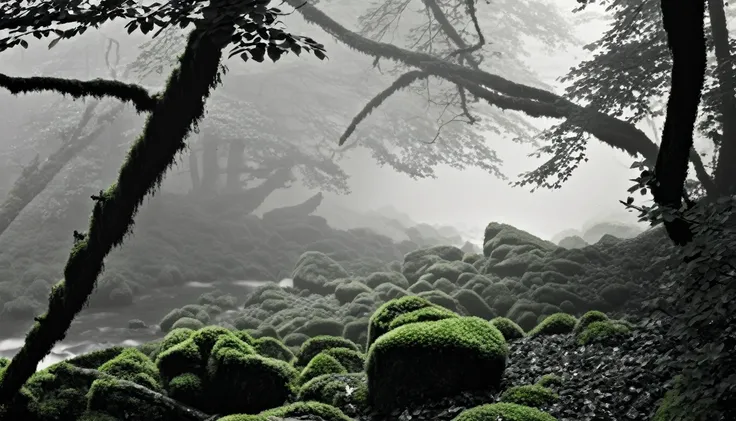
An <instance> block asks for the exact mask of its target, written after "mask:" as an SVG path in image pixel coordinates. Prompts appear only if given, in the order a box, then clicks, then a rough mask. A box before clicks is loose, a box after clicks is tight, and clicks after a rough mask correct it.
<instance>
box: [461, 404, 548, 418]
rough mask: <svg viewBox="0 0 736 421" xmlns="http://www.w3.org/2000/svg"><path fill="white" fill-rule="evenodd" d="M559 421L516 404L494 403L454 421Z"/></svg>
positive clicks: (465, 413)
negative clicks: (499, 420)
mask: <svg viewBox="0 0 736 421" xmlns="http://www.w3.org/2000/svg"><path fill="white" fill-rule="evenodd" d="M498 419H502V420H503V421H557V418H555V417H553V416H552V415H550V414H548V413H546V412H542V411H540V410H538V409H535V408H530V407H528V406H523V405H517V404H515V403H504V402H502V403H492V404H488V405H482V406H477V407H475V408H471V409H467V410H465V411H463V412H461V413H460V415H458V416H457V417H455V418H454V419H453V420H452V421H489V420H498Z"/></svg>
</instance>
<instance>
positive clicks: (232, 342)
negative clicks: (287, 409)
mask: <svg viewBox="0 0 736 421" xmlns="http://www.w3.org/2000/svg"><path fill="white" fill-rule="evenodd" d="M249 349H250V352H248V351H249ZM207 375H208V379H207V380H208V381H207V394H208V397H209V398H208V408H207V409H208V410H209V411H211V412H218V413H222V414H237V413H251V414H252V413H257V412H259V411H263V410H266V409H268V408H274V407H277V406H279V405H283V404H284V402H286V400H287V398H288V397H289V396H290V395H291V393H292V389H291V384H292V382H293V381H294V380H295V379H296V377H297V372H296V370H295V369H294V368H293V367H292V366H290V365H289V364H287V363H285V362H283V361H279V360H275V359H273V358H266V357H262V356H260V355H256V354H255V353H254V352H253V351H252V348H251V347H250V345H248V344H246V343H244V342H242V341H240V340H239V339H237V338H234V337H233V338H229V337H223V338H220V339H219V340H218V341H217V343H216V344H215V345H214V346H213V348H212V354H211V356H210V358H209V360H208V363H207Z"/></svg>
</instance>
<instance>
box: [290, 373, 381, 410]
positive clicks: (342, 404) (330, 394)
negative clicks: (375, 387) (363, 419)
mask: <svg viewBox="0 0 736 421" xmlns="http://www.w3.org/2000/svg"><path fill="white" fill-rule="evenodd" d="M298 399H299V400H300V401H317V402H322V403H326V404H329V405H333V406H335V407H337V408H340V409H341V410H343V411H345V412H348V413H351V412H357V411H359V410H361V409H364V408H365V407H366V405H367V399H368V386H367V379H366V376H365V373H349V374H325V375H322V376H319V377H315V378H313V379H312V380H310V381H308V382H307V383H305V384H304V385H302V387H301V388H300V389H299V394H298Z"/></svg>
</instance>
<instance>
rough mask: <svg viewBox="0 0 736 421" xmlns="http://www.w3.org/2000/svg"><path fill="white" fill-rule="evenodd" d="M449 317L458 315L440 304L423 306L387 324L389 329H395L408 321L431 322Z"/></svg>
mask: <svg viewBox="0 0 736 421" xmlns="http://www.w3.org/2000/svg"><path fill="white" fill-rule="evenodd" d="M451 317H458V315H457V313H454V312H452V311H450V310H448V309H446V308H444V307H440V306H432V307H424V308H420V309H419V310H414V311H410V312H409V313H404V314H402V315H400V316H398V317H396V318H395V319H393V320H392V321H391V323H390V324H389V330H393V329H396V328H397V327H399V326H403V325H406V324H409V323H420V322H432V321H435V320H442V319H448V318H451Z"/></svg>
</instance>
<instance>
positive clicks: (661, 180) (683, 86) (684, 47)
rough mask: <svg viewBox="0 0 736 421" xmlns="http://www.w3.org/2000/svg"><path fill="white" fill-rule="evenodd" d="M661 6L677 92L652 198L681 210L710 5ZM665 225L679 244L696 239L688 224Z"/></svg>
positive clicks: (666, 2) (668, 2)
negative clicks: (706, 16)
mask: <svg viewBox="0 0 736 421" xmlns="http://www.w3.org/2000/svg"><path fill="white" fill-rule="evenodd" d="M661 1H662V3H661V4H662V6H661V7H662V24H663V25H664V29H665V32H667V44H668V46H669V49H670V52H671V54H672V87H671V88H670V97H669V99H668V101H667V118H666V119H665V122H664V129H663V130H662V144H661V145H660V148H659V154H658V155H657V164H656V165H655V167H654V174H655V176H656V179H657V182H658V185H655V186H653V187H652V194H653V196H654V200H655V202H656V203H657V204H658V205H660V206H662V207H665V208H670V209H675V210H677V209H679V208H680V206H681V205H682V197H683V193H684V190H685V179H686V178H687V169H688V157H689V153H690V150H691V149H692V146H693V131H694V130H695V120H696V119H697V117H698V107H699V105H700V95H701V91H702V89H703V83H704V82H705V68H706V66H707V57H706V53H707V49H706V43H705V31H704V29H703V23H704V20H705V2H704V1H697V0H695V1H687V2H676V1H674V0H661ZM664 226H665V229H666V230H667V234H668V235H669V237H670V239H671V240H672V241H673V242H674V243H675V244H678V245H685V244H687V243H688V242H690V241H691V240H692V235H693V234H692V231H691V230H690V225H689V223H687V222H686V221H685V220H684V219H682V218H679V217H676V218H674V219H665V222H664Z"/></svg>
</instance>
